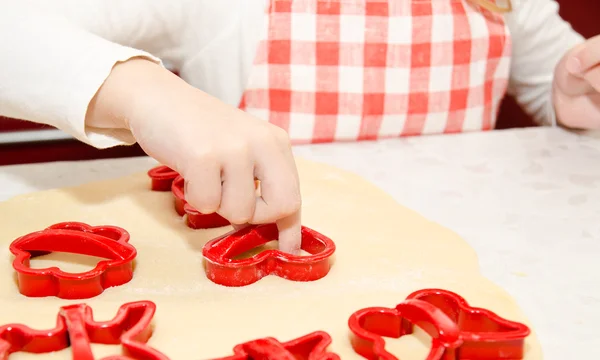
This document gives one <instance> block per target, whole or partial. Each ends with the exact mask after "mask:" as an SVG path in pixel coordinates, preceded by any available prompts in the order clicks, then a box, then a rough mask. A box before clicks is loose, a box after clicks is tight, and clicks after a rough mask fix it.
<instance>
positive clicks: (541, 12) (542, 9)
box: [507, 0, 585, 125]
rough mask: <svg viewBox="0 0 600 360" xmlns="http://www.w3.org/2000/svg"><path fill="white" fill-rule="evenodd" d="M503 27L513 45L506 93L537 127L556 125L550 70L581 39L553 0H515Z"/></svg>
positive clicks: (551, 70) (552, 75) (551, 71)
mask: <svg viewBox="0 0 600 360" xmlns="http://www.w3.org/2000/svg"><path fill="white" fill-rule="evenodd" d="M513 2H515V1H514V0H513ZM507 25H508V27H509V29H510V32H511V35H512V41H513V47H512V62H511V72H510V82H509V88H508V93H509V94H511V95H513V96H514V97H515V99H516V100H517V102H518V103H519V104H520V105H521V107H522V108H523V109H524V110H525V112H526V113H528V114H529V115H530V116H531V117H532V118H533V119H534V120H535V121H536V122H537V123H540V124H545V125H548V124H556V115H555V111H554V106H553V104H552V81H553V78H554V69H555V68H556V65H557V64H558V63H559V62H560V60H561V59H562V57H563V56H564V55H565V54H566V52H567V51H569V50H570V49H572V48H573V47H574V46H576V45H577V44H579V43H581V42H583V41H585V39H584V38H583V37H582V36H581V35H580V34H578V33H577V32H575V31H574V30H573V28H572V27H571V25H570V24H569V23H567V22H566V21H564V20H563V19H562V18H561V17H560V15H559V14H558V3H557V2H556V1H554V0H517V1H516V2H515V4H514V10H513V12H512V13H510V14H509V15H507Z"/></svg>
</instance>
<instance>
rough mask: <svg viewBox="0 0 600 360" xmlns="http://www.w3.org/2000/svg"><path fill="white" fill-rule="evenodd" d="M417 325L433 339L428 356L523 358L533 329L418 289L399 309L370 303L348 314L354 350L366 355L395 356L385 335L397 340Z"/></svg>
mask: <svg viewBox="0 0 600 360" xmlns="http://www.w3.org/2000/svg"><path fill="white" fill-rule="evenodd" d="M415 325H416V326H419V327H421V328H422V329H423V330H425V331H426V332H427V333H428V334H429V335H430V336H431V337H432V347H431V350H430V352H429V355H428V356H427V358H426V360H460V359H469V360H501V359H507V360H508V359H510V360H516V359H522V358H523V354H524V344H525V338H526V337H527V336H528V335H529V333H530V330H529V328H528V327H527V326H526V325H524V324H521V323H517V322H513V321H509V320H506V319H504V318H502V317H500V316H498V315H496V314H495V313H493V312H492V311H490V310H487V309H481V308H476V307H472V306H470V305H469V304H468V303H467V302H466V301H465V299H463V298H462V297H461V296H459V295H457V294H455V293H453V292H450V291H447V290H440V289H425V290H419V291H416V292H414V293H412V294H410V295H409V296H408V297H407V300H405V301H404V302H402V303H400V304H398V305H397V306H396V307H395V308H393V309H390V308H383V307H372V308H366V309H362V310H359V311H357V312H355V313H354V314H352V316H350V319H349V320H348V326H349V327H350V330H351V332H352V340H351V342H352V347H353V348H354V351H355V352H356V353H358V354H360V355H361V356H363V357H365V358H367V359H383V360H397V359H398V357H396V356H394V355H392V354H391V353H389V352H388V351H387V350H386V349H385V340H384V338H383V337H390V338H399V337H401V336H404V335H408V334H411V333H412V331H413V327H414V326H415Z"/></svg>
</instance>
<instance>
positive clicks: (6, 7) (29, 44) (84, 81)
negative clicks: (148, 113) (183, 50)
mask: <svg viewBox="0 0 600 360" xmlns="http://www.w3.org/2000/svg"><path fill="white" fill-rule="evenodd" d="M162 3H165V2H164V1H162V2H159V1H155V2H154V3H153V2H152V1H141V0H140V1H122V2H121V5H119V2H118V1H115V0H101V1H98V0H93V1H89V0H81V1H76V2H75V1H72V0H52V1H39V0H37V1H36V0H16V1H7V0H1V1H0V52H1V53H2V54H1V56H0V114H1V115H4V116H7V117H13V118H20V119H25V120H29V121H33V122H38V123H44V124H49V125H52V126H55V127H57V128H59V129H61V130H63V131H65V132H66V133H68V134H70V135H72V136H73V137H75V138H77V139H79V140H81V141H83V142H85V143H88V144H91V145H93V146H95V147H98V148H106V147H110V146H114V145H118V144H131V143H134V142H135V140H134V139H133V137H132V136H131V134H130V133H129V132H128V131H107V130H102V129H93V128H86V126H85V113H86V110H87V107H88V104H89V102H90V100H91V99H92V97H93V96H94V95H95V93H96V92H97V90H98V89H99V88H100V86H101V85H102V83H103V82H104V81H105V79H106V78H107V77H108V75H109V73H110V71H111V70H112V68H113V66H114V65H115V64H116V63H118V62H120V61H126V60H128V59H131V58H134V57H145V58H147V59H150V60H152V61H155V62H157V63H160V62H161V61H160V58H159V57H158V56H155V55H152V54H151V53H150V52H147V51H142V50H138V49H141V48H146V49H148V50H150V51H152V50H154V51H155V54H158V55H159V56H160V55H163V56H164V57H165V58H169V57H170V58H172V60H173V62H175V61H176V60H177V56H176V55H177V54H176V52H174V51H171V53H169V50H170V49H173V48H174V46H173V45H172V44H171V43H169V41H170V39H172V38H173V37H172V36H168V35H169V34H168V33H167V32H168V30H170V29H169V28H167V26H162V27H161V22H160V21H157V20H158V19H160V18H161V17H162V18H164V17H165V16H166V14H164V13H162V14H161V10H164V9H162V8H160V7H159V6H153V5H156V4H162ZM165 8H171V9H174V8H173V7H165ZM132 10H133V11H132ZM142 10H143V11H142ZM136 15H141V16H139V17H136ZM152 20H154V21H152ZM162 23H165V24H166V23H168V22H167V21H164V20H163V21H162ZM174 23H175V24H177V23H178V24H181V23H182V21H181V20H180V19H177V21H176V22H174Z"/></svg>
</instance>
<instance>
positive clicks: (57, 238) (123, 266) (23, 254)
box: [10, 222, 137, 299]
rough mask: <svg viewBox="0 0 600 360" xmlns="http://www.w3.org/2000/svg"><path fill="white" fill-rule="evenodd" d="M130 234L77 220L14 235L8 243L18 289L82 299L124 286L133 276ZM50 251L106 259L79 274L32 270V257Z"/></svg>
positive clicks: (27, 293) (133, 252)
mask: <svg viewBox="0 0 600 360" xmlns="http://www.w3.org/2000/svg"><path fill="white" fill-rule="evenodd" d="M128 242H129V233H128V232H127V231H126V230H125V229H122V228H120V227H116V226H90V225H88V224H84V223H80V222H63V223H58V224H55V225H52V226H50V227H48V228H46V229H45V230H41V231H37V232H33V233H30V234H27V235H24V236H21V237H19V238H17V239H16V240H15V241H13V242H12V243H11V244H10V252H11V253H13V255H15V259H14V260H13V268H14V269H15V271H16V272H17V283H18V286H19V292H20V293H21V294H23V295H25V296H29V297H46V296H56V297H59V298H62V299H85V298H91V297H94V296H97V295H99V294H101V293H102V292H103V291H104V290H105V289H107V288H109V287H113V286H119V285H123V284H125V283H127V282H129V281H130V280H131V279H132V277H133V260H134V259H135V257H136V255H137V251H136V249H135V248H134V247H133V246H132V245H130V244H129V243H128ZM51 252H66V253H74V254H82V255H89V256H98V257H102V258H105V259H107V260H102V261H100V262H98V264H97V265H96V267H95V268H93V269H92V270H90V271H86V272H82V273H67V272H64V271H62V270H60V269H59V268H57V267H49V268H45V269H33V268H31V267H30V266H29V262H30V259H31V258H32V257H36V256H41V255H46V254H49V253H51Z"/></svg>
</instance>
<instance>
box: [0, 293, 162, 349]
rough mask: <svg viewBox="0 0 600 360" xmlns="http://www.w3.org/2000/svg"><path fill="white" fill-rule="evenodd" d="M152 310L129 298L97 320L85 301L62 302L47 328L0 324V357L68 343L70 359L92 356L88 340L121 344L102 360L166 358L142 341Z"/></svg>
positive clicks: (148, 330) (147, 304) (148, 332)
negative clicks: (107, 317)
mask: <svg viewBox="0 0 600 360" xmlns="http://www.w3.org/2000/svg"><path fill="white" fill-rule="evenodd" d="M155 311H156V305H155V304H154V303H153V302H151V301H137V302H131V303H127V304H124V305H122V306H121V307H120V308H119V310H118V311H117V314H116V316H115V317H114V318H113V319H112V320H110V321H104V322H97V321H94V317H93V313H92V309H91V308H90V307H89V306H88V305H86V304H76V305H68V306H63V307H61V308H60V311H59V313H58V316H57V320H56V326H55V327H54V328H53V329H50V330H34V329H31V328H30V327H28V326H26V325H22V324H8V325H3V326H0V360H8V357H9V355H10V354H12V353H16V352H26V353H36V354H45V353H50V352H55V351H61V350H64V349H66V348H69V347H70V348H71V353H72V355H73V356H72V359H73V360H93V359H94V354H93V353H92V348H91V344H109V345H118V344H121V347H122V350H123V355H120V356H110V357H106V358H104V360H169V358H168V357H167V356H166V355H164V354H162V353H161V352H159V351H157V350H155V349H153V348H151V347H150V346H148V345H147V344H146V343H147V342H148V340H149V339H150V337H151V336H152V326H151V325H152V324H151V322H152V318H153V316H154V313H155Z"/></svg>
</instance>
